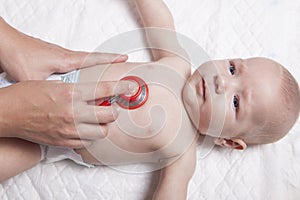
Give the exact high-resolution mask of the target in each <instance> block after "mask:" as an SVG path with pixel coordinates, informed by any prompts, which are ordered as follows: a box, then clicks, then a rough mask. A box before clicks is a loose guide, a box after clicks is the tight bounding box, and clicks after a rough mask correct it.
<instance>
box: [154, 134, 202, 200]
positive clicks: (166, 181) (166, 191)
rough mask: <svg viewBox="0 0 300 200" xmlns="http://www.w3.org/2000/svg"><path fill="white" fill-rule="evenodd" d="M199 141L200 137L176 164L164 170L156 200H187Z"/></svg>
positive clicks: (155, 196) (196, 138)
mask: <svg viewBox="0 0 300 200" xmlns="http://www.w3.org/2000/svg"><path fill="white" fill-rule="evenodd" d="M197 140H198V136H196V137H195V139H194V142H193V143H192V145H191V146H190V147H189V149H188V150H187V151H186V152H185V153H184V154H183V155H182V156H181V157H180V158H179V159H178V160H176V162H174V163H173V164H171V165H169V166H167V167H165V168H164V169H162V172H161V177H160V182H159V185H158V188H157V190H156V193H155V195H154V199H156V200H158V199H186V196H187V189H188V184H189V181H190V179H191V177H192V176H193V173H194V171H195V165H196V144H197Z"/></svg>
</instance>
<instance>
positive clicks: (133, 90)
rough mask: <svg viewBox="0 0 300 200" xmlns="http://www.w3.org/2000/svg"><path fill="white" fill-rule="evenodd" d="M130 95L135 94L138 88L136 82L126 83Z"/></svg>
mask: <svg viewBox="0 0 300 200" xmlns="http://www.w3.org/2000/svg"><path fill="white" fill-rule="evenodd" d="M128 82H129V83H128V84H129V92H130V94H135V93H136V92H137V90H138V88H139V86H138V84H137V83H136V82H132V81H128Z"/></svg>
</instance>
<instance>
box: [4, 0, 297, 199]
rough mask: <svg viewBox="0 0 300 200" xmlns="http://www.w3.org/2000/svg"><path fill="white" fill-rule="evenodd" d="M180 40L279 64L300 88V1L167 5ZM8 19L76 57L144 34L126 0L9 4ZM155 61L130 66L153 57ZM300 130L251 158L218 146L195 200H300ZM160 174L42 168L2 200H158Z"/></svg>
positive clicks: (204, 167) (8, 184) (203, 162)
mask: <svg viewBox="0 0 300 200" xmlns="http://www.w3.org/2000/svg"><path fill="white" fill-rule="evenodd" d="M165 2H166V3H167V4H168V6H169V8H170V10H171V12H172V13H173V16H174V20H175V24H176V28H177V30H178V32H180V33H183V34H184V35H186V36H188V37H190V38H191V39H193V40H194V41H196V42H197V43H198V44H199V45H201V46H202V47H203V48H204V49H205V51H206V52H207V53H208V55H209V56H210V57H211V58H213V59H215V58H227V57H250V56H265V57H270V58H273V59H275V60H277V61H279V62H280V63H282V64H283V65H285V66H287V68H288V69H289V70H290V71H291V72H292V73H293V74H294V75H295V77H296V78H297V80H298V81H299V82H300V66H299V63H300V56H299V55H300V40H299V38H300V1H298V0H184V1H182V0H165ZM0 14H1V16H2V17H4V18H5V20H6V21H7V22H9V23H10V24H11V25H13V26H14V27H16V28H18V29H19V30H20V31H23V32H25V33H27V34H29V35H32V36H35V37H38V38H41V39H43V40H46V41H49V42H53V43H56V44H59V45H61V46H64V47H66V48H70V49H74V50H88V51H92V50H93V49H95V48H96V47H97V46H98V45H99V44H101V43H103V42H104V41H106V40H108V39H109V38H111V37H113V36H115V35H118V34H120V33H123V32H125V31H130V30H133V29H135V28H138V27H140V26H139V23H138V22H139V19H138V15H137V14H136V11H135V10H134V7H133V6H132V2H131V3H130V1H126V0H89V1H87V0H64V1H61V0H51V1H46V0H9V1H8V0H0ZM148 58H149V55H148V54H147V53H143V52H141V53H139V54H132V55H130V60H143V59H148ZM299 132H300V122H299V120H298V123H297V124H296V126H295V127H294V128H293V129H292V131H291V132H290V133H289V135H288V136H286V137H285V138H284V139H283V140H281V141H279V142H277V143H275V144H270V145H264V146H256V147H251V148H249V149H248V150H246V151H244V152H239V151H231V150H225V149H219V148H214V150H213V151H211V152H210V153H209V154H208V155H207V156H202V154H201V151H202V149H201V147H200V146H199V147H198V154H199V156H198V162H197V169H196V172H195V174H194V176H193V178H192V180H191V182H190V185H189V191H188V199H191V200H192V199H193V200H196V199H197V200H199V199H200V200H204V199H209V200H210V199H213V200H215V199H222V200H223V199H230V200H234V199H246V200H257V199H272V200H273V199H275V200H276V199H299V198H300V170H299V169H300V145H299V143H300V136H299ZM157 181H158V172H153V173H125V172H122V171H120V170H115V169H112V168H110V167H96V168H93V169H88V168H84V167H82V166H78V165H76V164H74V163H72V162H69V161H62V162H58V163H53V164H39V165H38V166H36V167H34V168H33V169H31V170H28V171H26V172H24V173H22V174H20V175H18V176H16V177H14V178H11V179H9V180H7V181H5V182H4V183H2V184H1V185H0V199H4V200H6V199H9V200H11V199H30V200H34V199H116V200H117V199H130V200H135V199H136V200H139V199H149V198H150V196H151V195H150V194H151V193H153V191H154V189H155V186H156V184H157Z"/></svg>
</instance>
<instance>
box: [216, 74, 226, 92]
mask: <svg viewBox="0 0 300 200" xmlns="http://www.w3.org/2000/svg"><path fill="white" fill-rule="evenodd" d="M225 82H226V81H225V79H224V78H222V77H221V76H220V75H217V76H215V77H214V85H215V92H216V93H217V94H223V93H224V92H225V88H226V85H225Z"/></svg>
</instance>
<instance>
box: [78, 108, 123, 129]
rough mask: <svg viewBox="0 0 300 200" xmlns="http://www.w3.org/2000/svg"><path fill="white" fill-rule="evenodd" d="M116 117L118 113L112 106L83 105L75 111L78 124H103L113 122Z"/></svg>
mask: <svg viewBox="0 0 300 200" xmlns="http://www.w3.org/2000/svg"><path fill="white" fill-rule="evenodd" d="M117 116H118V111H117V109H116V108H115V107H113V106H97V105H96V106H94V105H85V106H84V107H82V108H81V109H78V111H75V118H76V121H77V122H78V123H88V124H100V123H102V124H105V123H110V122H113V121H114V120H115V119H116V118H117Z"/></svg>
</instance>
